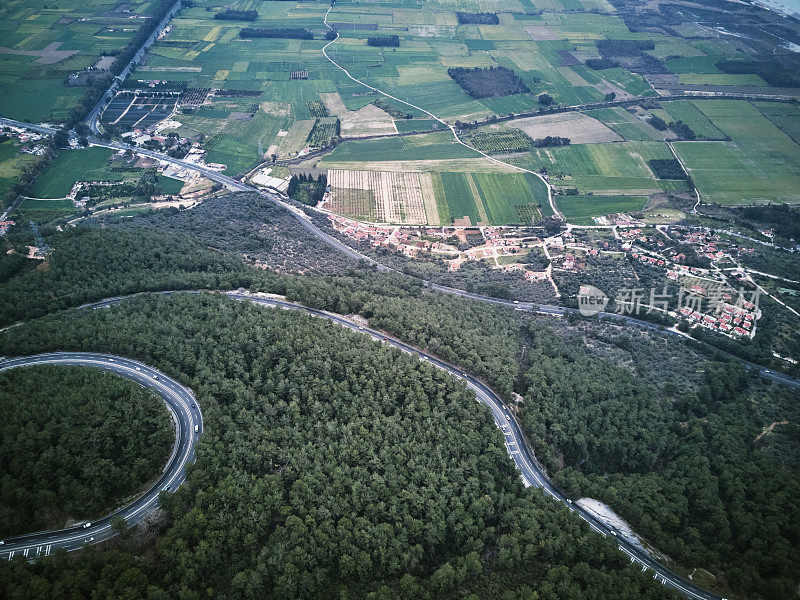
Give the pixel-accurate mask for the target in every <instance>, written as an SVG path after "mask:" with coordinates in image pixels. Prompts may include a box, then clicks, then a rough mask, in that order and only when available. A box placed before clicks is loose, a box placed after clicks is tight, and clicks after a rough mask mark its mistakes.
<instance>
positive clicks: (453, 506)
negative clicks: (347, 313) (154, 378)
mask: <svg viewBox="0 0 800 600" xmlns="http://www.w3.org/2000/svg"><path fill="white" fill-rule="evenodd" d="M155 315H157V318H153V317H154V316H155ZM0 345H2V347H1V348H0V351H1V352H3V353H15V352H17V351H19V349H20V348H22V347H24V348H25V350H26V351H33V350H35V349H43V348H44V347H46V346H52V347H70V348H83V349H89V348H92V349H94V350H106V351H108V350H111V349H113V350H114V351H116V352H119V353H122V354H125V355H130V356H136V357H138V358H140V359H143V360H145V361H147V362H148V363H151V364H154V365H157V366H159V367H160V368H162V369H164V370H165V371H167V372H169V373H170V374H171V375H173V376H174V377H176V378H178V379H179V380H180V381H182V382H184V383H186V384H188V385H190V386H191V387H192V388H193V389H194V390H195V391H196V393H197V398H198V402H199V403H200V404H201V406H202V407H203V411H204V415H206V420H205V428H206V429H205V434H204V435H203V437H202V438H201V440H200V443H199V446H198V451H197V462H196V464H195V465H194V466H193V467H192V469H191V471H190V475H189V478H188V479H187V482H186V484H185V485H183V486H182V487H181V488H180V489H179V490H178V491H177V492H176V493H175V494H174V495H173V496H171V497H165V499H164V505H163V506H164V517H163V520H162V522H161V525H160V528H161V529H160V531H161V532H162V536H161V538H160V539H159V540H158V542H157V543H156V544H155V546H146V547H145V546H142V544H141V543H139V542H138V541H137V540H138V539H139V538H137V536H136V535H128V536H125V537H123V538H121V539H118V540H116V541H114V542H111V543H110V544H106V545H105V547H104V548H103V547H101V548H98V549H94V550H91V551H89V552H85V553H82V554H81V555H79V556H76V557H69V558H68V557H66V556H64V555H61V554H59V555H55V556H53V557H48V558H46V559H44V560H42V561H40V562H38V563H36V564H29V563H27V562H26V561H25V560H24V559H22V558H18V559H15V560H14V561H12V562H11V563H7V562H3V563H2V564H0V596H2V597H5V598H12V599H16V598H25V599H31V598H35V599H38V598H52V597H57V596H58V595H59V591H58V590H63V589H69V590H70V594H71V595H70V597H71V598H89V597H92V598H94V597H99V596H98V594H100V595H101V596H103V597H115V598H118V597H119V598H121V597H124V598H152V599H156V598H263V597H272V598H337V599H339V598H375V599H378V598H387V599H388V598H398V597H404V598H456V597H457V598H464V597H496V598H540V599H542V600H557V599H558V600H561V599H564V598H575V599H578V598H586V597H593V598H607V597H612V596H614V597H629V598H645V599H647V598H677V596H675V595H674V594H672V593H671V592H669V591H668V590H666V589H665V588H663V587H662V586H660V585H659V584H658V583H656V582H655V581H654V580H653V578H652V577H651V576H649V575H647V574H643V573H641V572H640V571H639V569H637V568H635V567H631V566H630V563H629V561H628V559H627V557H625V556H624V555H623V554H621V553H619V552H618V551H617V549H616V547H615V545H614V544H613V542H611V541H609V540H607V539H605V538H602V537H601V536H598V535H596V534H594V533H592V532H591V531H590V529H589V528H588V527H587V526H586V525H585V524H584V523H583V522H582V521H580V520H579V519H577V518H576V517H574V516H573V515H572V514H571V513H569V512H568V511H567V510H566V509H565V508H564V507H563V506H561V505H558V504H556V503H554V502H552V501H551V500H548V499H546V498H545V497H544V496H543V495H542V494H541V493H540V492H538V491H536V490H533V489H528V490H526V489H525V488H523V486H522V484H521V482H520V480H519V477H518V475H517V473H516V471H515V469H514V467H513V463H511V461H510V460H509V459H508V457H507V455H506V451H505V448H504V447H503V442H502V437H501V436H500V434H499V432H498V431H497V429H496V428H495V425H494V423H493V421H492V418H491V416H490V413H489V412H488V411H487V410H476V406H475V397H474V395H473V394H472V393H471V392H468V391H467V390H466V388H464V387H463V385H462V384H460V383H458V382H456V381H454V380H453V379H451V378H450V377H448V376H447V375H445V374H443V373H440V372H438V371H436V370H435V369H434V368H432V367H431V366H430V365H427V364H425V363H421V362H419V361H418V360H416V359H415V358H414V357H410V356H407V355H405V354H403V353H401V352H399V351H396V350H392V349H388V348H386V347H384V346H382V345H381V344H380V343H378V342H374V341H372V340H370V339H369V338H367V337H365V336H363V335H359V334H357V333H353V332H347V331H345V330H343V329H341V328H339V327H336V326H335V325H333V324H330V323H326V322H321V321H319V320H318V319H313V318H311V317H308V316H305V315H302V314H298V313H286V312H284V311H280V310H275V309H265V308H261V307H256V306H252V305H247V304H242V303H238V302H234V301H231V300H227V299H224V298H220V297H215V296H205V297H204V296H196V295H195V296H176V297H172V298H165V297H155V298H154V297H139V298H135V299H132V300H129V301H127V302H126V303H124V304H122V305H120V306H117V307H112V308H110V309H109V310H103V311H81V312H79V313H77V314H75V315H74V318H71V319H70V320H68V321H65V320H64V319H63V318H54V317H46V318H44V319H42V320H40V321H38V322H37V323H35V324H30V325H24V326H22V327H21V328H16V329H14V330H10V331H9V332H8V335H6V336H4V337H3V338H2V339H0ZM470 594H474V596H470Z"/></svg>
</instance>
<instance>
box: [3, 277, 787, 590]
mask: <svg viewBox="0 0 800 600" xmlns="http://www.w3.org/2000/svg"><path fill="white" fill-rule="evenodd" d="M175 293H193V294H197V293H200V292H198V291H188V292H160V294H163V295H172V294H175ZM226 295H227V296H228V297H230V298H232V299H234V300H238V301H242V302H251V303H254V304H259V305H263V306H268V307H272V308H279V309H284V310H295V311H302V312H305V313H306V314H309V315H311V316H314V317H318V318H324V319H327V320H329V321H332V322H334V323H336V324H338V325H340V326H342V327H346V328H347V329H350V330H352V331H356V332H358V333H361V334H364V335H368V336H370V337H372V338H373V339H375V340H378V341H381V342H383V343H385V344H388V345H390V346H393V347H395V348H398V349H400V350H402V351H403V352H406V353H407V354H410V355H412V356H416V357H417V358H418V359H419V360H421V361H425V362H427V363H429V364H431V365H432V366H434V367H436V368H438V369H441V370H443V371H445V372H447V373H449V374H450V375H451V376H453V377H455V378H457V379H459V380H461V381H463V382H464V383H465V384H466V386H467V387H468V388H470V389H471V390H473V391H474V392H475V395H476V398H477V400H478V402H480V403H481V404H483V405H485V406H486V407H488V408H489V410H490V411H491V412H492V416H493V418H494V421H495V424H496V425H497V427H498V428H499V429H500V431H501V433H502V435H503V439H504V442H505V446H506V449H507V451H508V453H509V456H510V457H511V459H512V460H513V461H514V463H515V465H516V466H517V468H518V469H519V471H520V476H521V478H522V481H523V484H524V485H525V486H526V487H537V488H540V489H541V490H542V491H543V492H544V493H545V494H546V495H547V496H550V497H551V498H552V499H553V500H555V501H556V502H560V503H562V504H564V505H565V506H566V507H567V508H568V509H569V510H570V511H572V512H574V513H576V514H577V515H578V516H579V517H580V518H581V519H583V520H584V521H586V522H587V523H588V525H589V527H591V528H592V529H593V530H594V531H596V532H597V533H599V534H600V535H603V536H604V537H610V536H613V537H615V538H616V543H617V545H618V547H619V550H620V551H622V552H624V553H625V554H626V555H627V556H628V557H629V558H630V561H631V562H632V563H636V565H637V566H639V567H641V569H642V571H643V572H644V571H648V572H650V573H652V574H653V578H654V579H656V580H657V581H659V582H660V583H661V584H663V585H665V586H667V587H669V588H672V589H675V590H677V591H678V592H680V593H682V594H684V595H686V596H687V597H689V598H694V599H700V600H722V599H721V597H720V596H717V595H715V594H712V593H709V592H707V591H705V590H703V589H702V588H699V587H697V586H696V585H694V584H693V583H691V582H690V581H688V580H686V579H684V578H683V577H681V576H679V575H677V574H675V573H673V572H672V571H671V570H670V569H668V568H667V567H665V566H664V565H662V564H661V563H659V562H658V561H657V560H654V559H653V558H651V557H650V556H649V555H648V554H646V553H644V552H642V551H641V550H640V549H639V548H637V547H636V546H634V545H633V544H630V543H629V542H627V541H626V540H625V539H623V538H621V537H619V536H618V534H617V532H616V531H615V530H614V529H613V528H612V527H610V526H609V525H607V524H605V523H604V522H603V521H601V520H599V519H597V518H596V517H595V516H594V515H592V514H591V513H590V512H588V511H586V510H585V509H583V508H582V507H580V506H578V505H577V504H574V503H573V502H572V500H570V499H569V498H568V497H567V496H565V495H564V494H563V493H562V492H561V491H560V490H558V489H557V488H556V487H555V486H554V485H553V483H552V482H551V481H550V479H549V478H548V476H547V474H546V473H545V472H544V470H543V469H542V468H541V467H540V466H539V464H538V463H537V461H536V459H535V456H534V454H533V451H532V450H531V449H530V448H529V446H528V444H527V442H526V441H525V438H524V436H523V434H522V430H521V428H520V426H519V423H518V422H517V420H516V418H515V417H514V415H513V414H512V413H511V412H510V411H509V409H508V408H507V407H506V406H505V405H504V404H503V401H502V400H501V399H500V397H499V396H497V394H495V393H494V392H493V391H492V390H491V389H490V388H489V387H488V386H487V385H486V384H484V383H483V382H482V381H480V380H478V379H476V378H475V377H473V376H471V375H469V374H467V373H465V372H464V371H462V370H461V369H459V368H458V367H456V366H455V365H452V364H450V363H447V362H445V361H442V360H440V359H438V358H437V357H435V356H433V355H431V354H428V353H427V352H424V351H422V350H419V349H417V348H415V347H413V346H411V345H409V344H406V343H405V342H402V341H400V340H398V339H396V338H394V337H391V336H389V335H387V334H385V333H383V332H381V331H378V330H376V329H372V328H370V327H368V326H365V325H360V324H358V323H356V322H353V321H350V320H349V319H346V318H344V317H342V316H340V315H337V314H334V313H329V312H326V311H323V310H319V309H315V308H308V307H305V306H302V305H299V304H294V303H291V302H286V301H284V300H280V299H278V298H272V297H264V296H258V295H254V294H250V293H246V292H226ZM463 295H464V296H465V297H471V296H472V295H471V294H468V293H466V292H464V293H463ZM129 297H130V296H118V297H113V298H107V299H104V300H100V301H98V302H92V303H89V304H85V305H83V306H82V307H80V308H83V309H88V308H92V309H98V308H105V307H109V306H111V305H113V304H117V303H119V302H121V301H123V300H125V299H126V298H129ZM477 299H483V297H478V298H477ZM491 300H492V301H493V302H494V303H497V304H511V305H513V306H515V307H516V308H517V309H519V310H536V309H538V310H539V311H540V312H548V311H547V310H544V311H543V310H542V307H536V306H535V305H530V304H529V303H515V302H506V301H503V300H496V299H491ZM545 308H547V307H545ZM552 308H554V309H556V314H563V312H564V311H565V310H567V309H563V308H561V307H552ZM36 364H70V365H86V366H92V367H96V368H101V369H105V370H108V371H111V372H114V373H117V374H119V375H122V376H124V377H128V378H129V379H132V380H134V381H137V382H139V383H141V384H143V385H147V386H148V387H150V388H152V389H154V390H156V391H157V392H158V393H159V394H161V396H162V398H164V400H165V402H166V403H167V406H168V408H169V409H170V411H171V412H172V414H173V420H174V421H175V423H176V447H175V449H174V451H173V454H172V457H171V458H170V461H169V462H168V464H167V467H166V468H165V471H164V473H163V474H162V476H161V477H160V478H159V480H158V482H157V483H156V485H154V486H153V487H152V488H151V489H150V490H148V492H147V493H145V494H144V495H142V496H141V497H140V498H139V499H138V500H136V501H135V502H134V503H132V504H130V505H128V506H126V507H125V508H123V509H121V510H119V511H117V512H115V513H112V514H111V515H108V516H107V517H104V518H103V519H100V520H99V521H97V522H95V523H93V524H92V525H91V527H89V528H87V529H84V528H83V527H81V526H78V527H73V528H70V529H64V530H59V531H50V532H39V533H33V534H29V535H25V536H18V537H15V538H9V539H7V540H6V541H5V544H4V545H3V546H2V547H0V548H2V549H1V550H0V558H5V559H9V560H10V559H11V558H13V557H14V556H17V555H20V554H21V555H23V556H25V557H27V558H28V559H33V558H36V557H38V556H43V555H47V554H50V553H51V552H53V551H54V550H56V549H58V548H63V549H65V550H76V549H78V548H81V547H83V545H84V544H87V543H97V542H100V541H103V540H106V539H108V538H110V537H113V536H114V535H115V534H116V532H115V531H114V530H113V529H112V528H111V526H110V520H111V518H112V517H113V516H115V515H121V516H123V517H124V518H125V519H126V520H127V521H128V523H129V524H131V525H133V524H135V523H137V522H139V521H141V520H142V519H143V518H144V516H145V515H147V514H148V513H149V512H150V511H151V510H153V508H155V506H156V504H157V500H158V493H159V492H160V491H161V490H163V489H165V488H166V487H167V486H169V488H170V489H171V490H174V489H175V488H177V486H178V485H180V483H181V482H182V481H183V480H184V474H183V466H184V465H185V464H186V462H187V461H191V460H193V457H194V453H193V447H194V442H195V441H196V439H197V437H198V436H199V433H200V432H202V429H203V425H202V415H201V414H200V411H199V409H198V408H197V404H196V402H195V400H194V396H193V394H192V392H191V391H190V390H189V389H187V388H185V387H183V386H181V385H180V384H178V383H177V382H175V381H174V380H172V379H170V378H169V377H167V376H165V375H163V374H162V373H159V372H158V371H156V370H155V369H152V368H151V367H148V366H146V365H144V364H142V363H139V362H136V361H133V360H130V359H126V358H123V357H119V356H112V355H105V354H92V353H77V352H76V353H70V352H59V353H52V354H41V355H36V356H29V357H22V358H9V359H5V360H4V361H3V362H0V371H2V370H6V369H10V368H15V367H21V366H31V365H36ZM156 376H157V377H158V378H157V379H156ZM789 379H791V378H789ZM792 383H793V384H794V385H795V386H800V382H798V381H796V380H792ZM195 425H197V426H198V429H199V432H198V433H195V432H194V428H195Z"/></svg>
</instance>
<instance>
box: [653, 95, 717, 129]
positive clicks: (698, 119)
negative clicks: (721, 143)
mask: <svg viewBox="0 0 800 600" xmlns="http://www.w3.org/2000/svg"><path fill="white" fill-rule="evenodd" d="M662 106H663V108H664V110H665V111H667V114H669V116H670V119H671V120H672V121H683V122H684V123H686V124H687V125H688V126H689V127H691V128H692V131H694V132H695V133H696V134H697V137H698V138H708V139H721V138H724V137H725V134H723V133H722V132H721V131H720V130H719V129H717V128H716V127H715V126H714V124H713V123H712V122H711V121H709V119H708V117H706V116H705V115H704V114H703V113H702V112H700V111H699V110H698V109H697V107H696V106H695V105H694V104H692V103H691V102H689V101H688V100H675V101H672V102H664V103H663V104H662ZM670 119H665V121H669V120H670Z"/></svg>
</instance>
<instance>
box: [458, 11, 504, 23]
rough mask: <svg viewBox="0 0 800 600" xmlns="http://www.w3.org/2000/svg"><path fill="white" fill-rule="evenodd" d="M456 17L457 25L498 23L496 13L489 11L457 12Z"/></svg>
mask: <svg viewBox="0 0 800 600" xmlns="http://www.w3.org/2000/svg"><path fill="white" fill-rule="evenodd" d="M456 18H457V19H458V24H459V25H497V24H499V23H500V19H499V18H498V16H497V13H489V12H479V13H468V12H457V13H456Z"/></svg>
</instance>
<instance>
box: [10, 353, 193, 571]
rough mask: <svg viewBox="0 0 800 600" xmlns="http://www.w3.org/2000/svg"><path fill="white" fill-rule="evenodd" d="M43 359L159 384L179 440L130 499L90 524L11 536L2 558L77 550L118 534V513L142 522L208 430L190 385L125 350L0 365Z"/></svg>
mask: <svg viewBox="0 0 800 600" xmlns="http://www.w3.org/2000/svg"><path fill="white" fill-rule="evenodd" d="M44 364H48V365H72V366H84V367H92V368H95V369H102V370H104V371H109V372H111V373H114V374H116V375H119V376H121V377H125V378H127V379H130V380H132V381H135V382H136V383H138V384H140V385H142V386H145V387H148V388H150V389H152V390H154V391H155V392H156V393H158V395H160V396H161V398H162V399H163V400H164V403H165V404H166V405H167V408H168V409H169V412H170V414H171V416H172V421H173V423H174V425H175V444H174V445H173V448H172V454H171V455H170V458H169V461H167V465H166V467H164V471H163V472H162V474H161V476H160V477H159V478H158V481H156V483H155V484H154V485H153V486H152V487H151V488H150V489H149V490H147V491H146V492H145V493H144V494H142V495H141V496H139V497H138V498H137V499H136V500H134V501H133V502H132V503H131V504H128V505H127V506H125V507H123V508H121V509H119V510H117V511H114V512H113V513H111V514H110V515H107V516H105V517H103V518H101V519H99V520H97V521H94V522H92V523H91V525H90V526H89V527H84V526H83V525H77V526H74V527H68V528H66V529H59V530H53V531H41V532H37V533H30V534H26V535H20V536H15V537H10V538H6V539H5V540H3V541H4V543H3V544H2V545H0V559H5V560H11V559H12V558H14V557H15V556H24V557H26V558H28V559H29V560H32V559H34V558H36V557H39V556H47V555H48V554H51V553H52V552H55V551H56V550H59V549H63V550H67V551H70V550H78V549H79V548H82V547H83V546H84V545H85V544H96V543H98V542H102V541H103V540H107V539H109V538H111V537H114V536H115V535H116V534H117V532H116V530H114V529H113V528H112V527H111V519H112V517H115V516H121V517H123V518H124V519H125V520H126V521H127V522H128V524H129V525H135V524H136V523H138V522H140V521H141V520H142V519H144V518H145V517H146V516H147V515H148V514H149V513H150V512H152V511H153V509H155V508H156V506H157V505H158V495H159V493H160V492H161V491H170V492H172V491H175V489H177V488H178V486H179V485H181V483H183V480H184V479H185V474H184V470H183V469H184V465H186V463H187V462H193V461H194V445H195V442H196V441H197V439H198V438H199V437H200V434H201V433H202V432H203V416H202V414H201V412H200V408H199V407H198V405H197V402H196V401H195V398H194V394H193V393H192V391H191V390H189V389H188V388H186V387H184V386H182V385H181V384H179V383H178V382H177V381H175V380H174V379H171V378H170V377H167V376H166V375H164V374H163V373H161V372H160V371H157V370H156V369H154V368H152V367H148V366H147V365H145V364H143V363H140V362H137V361H135V360H131V359H128V358H124V357H122V356H114V355H111V354H95V353H92V352H53V353H48V354H37V355H34V356H23V357H18V358H7V359H4V360H2V362H0V371H7V370H9V369H15V368H19V367H32V366H35V365H44ZM195 429H196V431H195Z"/></svg>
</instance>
